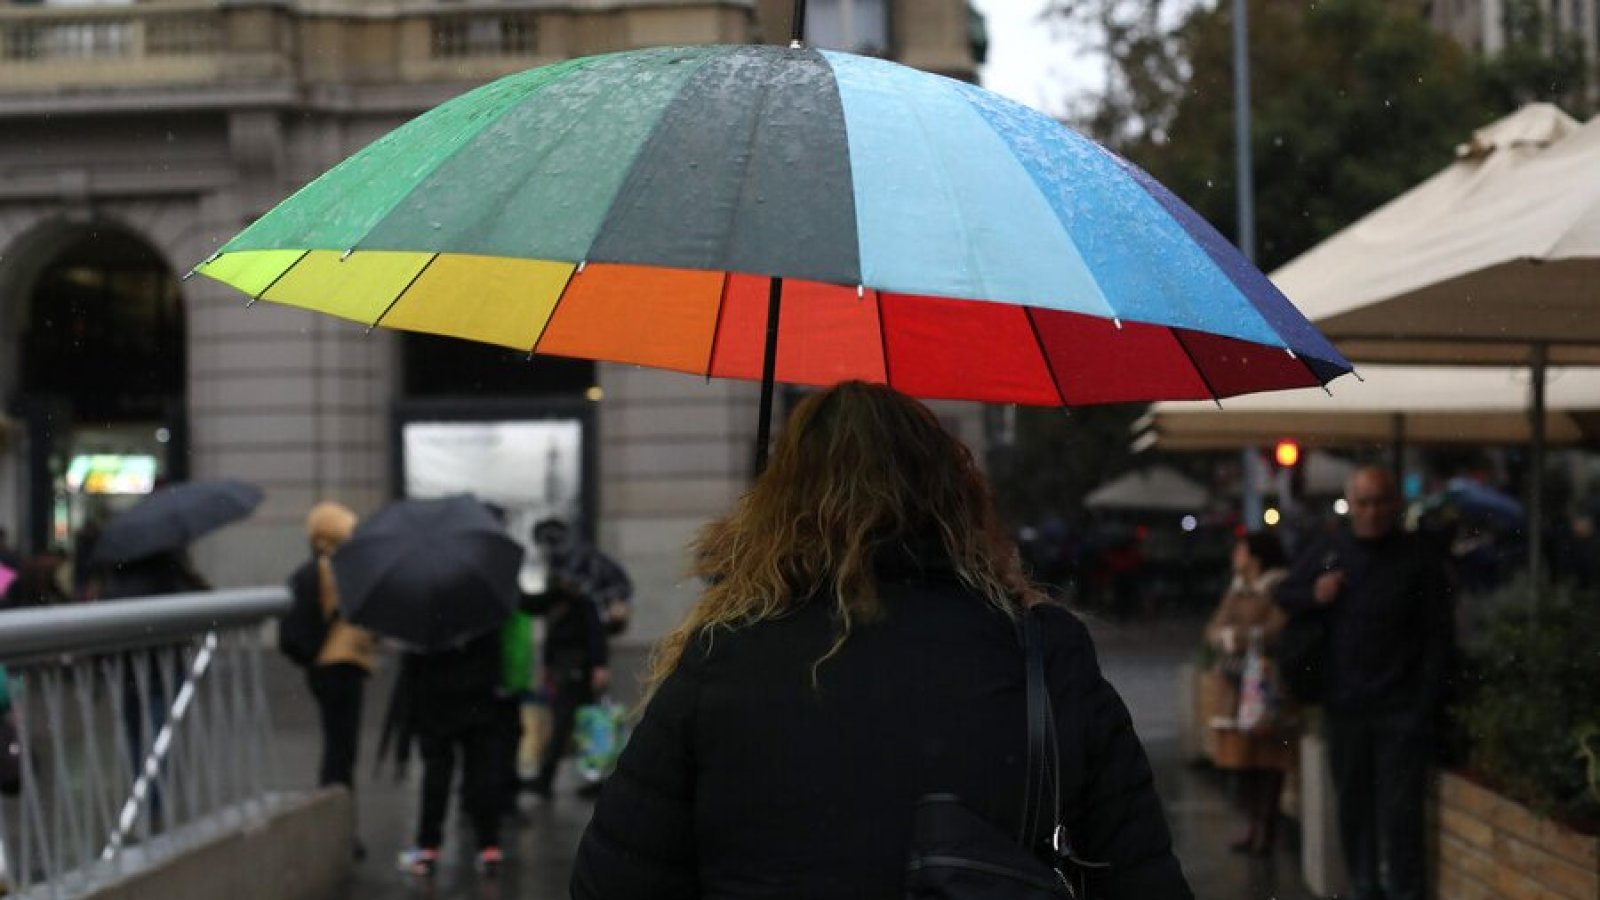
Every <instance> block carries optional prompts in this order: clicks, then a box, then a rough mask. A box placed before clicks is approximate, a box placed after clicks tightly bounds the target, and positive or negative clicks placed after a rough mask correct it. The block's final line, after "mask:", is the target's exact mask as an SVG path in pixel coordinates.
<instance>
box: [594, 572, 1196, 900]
mask: <svg viewBox="0 0 1600 900" xmlns="http://www.w3.org/2000/svg"><path fill="white" fill-rule="evenodd" d="M882 594H883V597H884V604H885V607H886V610H887V615H886V616H885V618H884V619H883V620H882V621H880V622H878V623H875V624H872V625H867V626H858V627H857V628H856V630H855V631H854V632H853V633H852V635H851V637H850V639H849V640H848V641H847V642H846V643H845V644H844V647H843V648H842V649H841V650H840V652H839V653H838V654H837V655H836V656H834V657H833V658H831V659H829V660H828V661H826V662H824V663H822V664H821V665H820V667H818V668H817V669H816V676H817V685H816V687H813V684H812V665H813V663H815V662H816V661H817V660H818V659H819V658H821V657H822V656H823V655H824V654H825V653H826V652H827V650H828V648H829V647H830V646H831V644H832V641H833V623H832V620H831V616H830V610H829V608H828V605H827V604H826V603H821V602H813V603H811V604H808V605H806V606H804V607H802V608H800V609H799V610H797V611H796V612H795V613H794V614H792V615H789V616H787V617H785V618H782V619H778V620H773V621H767V622H763V623H761V624H758V625H755V626H752V627H748V628H744V629H741V630H738V631H733V632H718V633H716V634H715V635H714V636H713V637H712V638H711V639H709V640H707V639H704V638H702V639H701V640H699V641H697V642H695V643H694V645H693V646H692V648H691V649H690V650H688V651H686V652H685V654H684V658H683V660H682V662H681V664H680V665H679V667H678V669H677V671H676V672H674V673H673V674H672V675H671V676H670V677H669V678H668V679H667V680H666V681H665V682H664V683H663V684H662V686H661V689H660V691H659V693H658V694H657V695H656V697H655V699H654V700H653V701H652V703H651V704H650V706H649V708H648V709H647V710H646V712H645V715H644V718H643V720H642V721H641V722H640V723H639V726H638V728H637V729H636V730H635V731H634V734H633V737H632V740H631V741H630V743H629V744H628V747H627V749H626V750H625V751H624V752H623V755H622V759H621V761H620V763H619V765H618V769H617V773H616V775H615V776H614V777H613V778H611V779H610V780H609V781H608V782H607V783H606V789H605V792H604V793H603V794H602V796H601V798H600V801H599V804H598V806H597V808H596V810H595V814H594V819H593V820H592V822H591V823H590V825H589V829H588V831H587V832H586V833H585V834H584V837H583V842H582V844H581V846H580V847H579V850H578V858H577V862H576V868H575V871H574V874H573V880H572V896H573V897H575V898H579V900H589V898H595V900H631V898H646V897H648V898H652V900H673V898H706V900H712V898H717V900H722V898H793V900H800V898H806V900H842V898H874V900H893V898H898V897H901V896H903V893H902V884H903V881H904V877H905V865H906V858H907V847H908V843H909V840H910V830H911V819H912V808H913V805H914V804H915V802H916V800H917V798H918V797H920V796H921V795H923V794H925V793H929V792H934V791H947V792H952V793H955V794H958V795H960V796H961V797H962V798H963V799H964V800H965V801H966V803H967V804H968V805H969V806H971V807H972V808H973V809H974V810H976V811H978V812H979V813H980V814H982V815H984V816H985V817H987V818H989V819H990V821H992V822H994V823H995V824H997V825H999V826H1001V827H1002V828H1004V829H1006V830H1007V831H1008V832H1009V833H1014V832H1015V829H1016V827H1017V823H1018V820H1019V818H1020V815H1021V812H1020V807H1021V798H1022V779H1023V758H1024V754H1025V752H1026V726H1025V724H1024V723H1025V720H1024V717H1023V697H1024V682H1023V665H1022V651H1021V647H1020V645H1019V642H1018V639H1017V632H1016V629H1015V626H1014V624H1013V623H1012V622H1011V621H1010V620H1009V619H1008V618H1007V617H1005V616H1004V615H1002V614H1001V613H999V612H997V611H995V610H994V609H993V608H992V607H990V606H988V605H986V604H985V603H983V602H982V601H981V600H979V599H977V598H975V597H974V596H972V595H970V594H968V593H966V592H965V591H963V590H962V589H961V588H960V587H959V586H958V585H956V584H955V583H954V582H953V580H951V579H948V578H942V577H938V576H934V577H924V578H922V579H920V580H918V581H912V580H886V581H885V583H884V584H883V585H882ZM1037 614H1038V615H1039V620H1040V625H1041V631H1042V633H1043V636H1044V640H1045V648H1046V649H1045V665H1046V674H1047V678H1048V682H1049V684H1050V689H1051V694H1052V697H1053V701H1054V704H1055V712H1056V717H1057V723H1058V730H1059V740H1060V746H1061V752H1062V759H1061V763H1062V769H1061V771H1062V776H1063V781H1064V784H1065V790H1064V791H1063V797H1064V798H1065V799H1064V804H1065V807H1066V815H1067V825H1068V827H1069V829H1070V830H1071V834H1072V835H1073V839H1074V842H1075V844H1076V845H1077V849H1078V851H1079V853H1080V855H1081V856H1083V857H1085V858H1089V859H1099V860H1105V861H1108V862H1110V863H1111V864H1112V865H1111V868H1110V869H1109V870H1107V872H1106V873H1104V874H1103V875H1101V876H1099V877H1098V878H1097V879H1096V880H1095V881H1091V892H1090V893H1091V896H1094V897H1104V898H1108V900H1116V898H1138V900H1169V898H1189V897H1192V894H1191V893H1190V890H1189V887H1188V885H1187V883H1186V882H1185V880H1184V877H1183V874H1182V872H1181V870H1180V869H1179V866H1178V862H1177V860H1176V859H1175V858H1174V857H1173V855H1172V850H1171V839H1170V836H1169V833H1168V830H1167V824H1166V820H1165V819H1164V817H1163V814H1162V811H1161V807H1160V803H1159V800H1158V799H1157V797H1156V794H1155V790H1154V786H1153V784H1152V782H1151V775H1150V767H1149V764H1148V762H1147V761H1146V759H1145V755H1144V750H1143V749H1142V747H1141V746H1140V744H1139V740H1138V738H1137V736H1135V734H1134V731H1133V727H1132V724H1131V723H1130V721H1129V718H1128V712H1127V710H1126V708H1125V707H1124V706H1123V704H1122V701H1121V699H1120V698H1119V697H1118V696H1117V694H1116V692H1115V691H1114V690H1113V689H1112V688H1111V686H1110V685H1109V684H1107V683H1106V681H1105V680H1104V679H1103V678H1102V677H1101V675H1100V668H1099V664H1098V662H1097V660H1096V658H1095V652H1094V647H1093V644H1092V643H1091V641H1090V639H1089V635H1088V632H1087V631H1086V630H1085V628H1084V627H1083V625H1082V623H1080V622H1079V621H1078V620H1077V619H1076V618H1074V617H1073V616H1072V615H1071V614H1070V613H1068V612H1067V611H1065V610H1063V609H1059V608H1055V607H1050V608H1045V609H1041V610H1039V611H1038V613H1037Z"/></svg>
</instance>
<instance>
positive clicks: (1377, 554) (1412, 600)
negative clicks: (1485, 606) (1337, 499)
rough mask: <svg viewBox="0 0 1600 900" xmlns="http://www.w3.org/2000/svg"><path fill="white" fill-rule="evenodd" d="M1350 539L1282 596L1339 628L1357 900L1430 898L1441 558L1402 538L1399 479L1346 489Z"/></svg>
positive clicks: (1443, 605)
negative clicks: (1427, 811) (1427, 808)
mask: <svg viewBox="0 0 1600 900" xmlns="http://www.w3.org/2000/svg"><path fill="white" fill-rule="evenodd" d="M1345 500H1346V502H1348V503H1349V504H1350V513H1349V515H1350V523H1349V525H1350V527H1349V528H1348V529H1347V530H1341V531H1337V532H1334V533H1332V534H1330V535H1328V536H1326V537H1324V538H1322V539H1321V540H1319V541H1316V542H1315V543H1313V544H1312V545H1311V546H1310V547H1309V548H1308V549H1307V551H1306V552H1305V553H1304V554H1303V555H1302V556H1301V557H1300V558H1299V559H1298V560H1297V561H1296V563H1295V565H1294V567H1293V568H1292V569H1291V570H1290V573H1289V577H1288V578H1287V579H1286V580H1285V581H1284V583H1283V585H1282V586H1281V587H1280V588H1279V589H1278V602H1279V604H1280V605H1282V606H1283V607H1284V609H1285V610H1286V611H1288V612H1289V613H1290V615H1295V614H1305V613H1307V612H1308V611H1311V610H1316V609H1321V610H1325V611H1326V613H1325V614H1326V615H1327V619H1328V628H1329V634H1328V647H1327V652H1328V658H1327V665H1326V685H1325V697H1324V704H1325V713H1324V717H1323V722H1324V724H1325V727H1326V731H1327V740H1328V756H1329V763H1330V765H1331V766H1332V770H1333V782H1334V789H1335V791H1336V792H1337V794H1338V797H1339V834H1340V837H1341V839H1342V841H1343V844H1344V855H1345V863H1346V866H1347V868H1348V870H1349V873H1350V882H1351V896H1352V897H1354V898H1355V900H1382V898H1386V900H1420V898H1421V897H1422V896H1423V880H1424V879H1423V859H1424V858H1423V834H1424V831H1423V796H1424V791H1425V789H1426V786H1427V777H1428V765H1429V762H1430V761H1431V759H1432V756H1433V752H1432V748H1433V737H1434V731H1435V721H1436V717H1437V715H1438V713H1439V712H1440V710H1441V707H1442V705H1443V701H1444V693H1445V689H1446V685H1447V680H1448V675H1449V666H1450V660H1451V656H1452V649H1453V646H1454V640H1453V635H1454V627H1455V626H1454V614H1453V611H1452V607H1451V603H1452V600H1451V593H1452V592H1451V584H1450V579H1449V575H1448V573H1447V572H1446V571H1445V569H1444V566H1443V564H1442V563H1441V562H1440V560H1439V558H1438V555H1437V554H1436V553H1434V552H1432V551H1430V549H1429V547H1428V546H1427V545H1425V544H1424V542H1422V541H1420V540H1419V539H1418V538H1417V537H1416V536H1414V535H1411V534H1406V533H1404V532H1402V531H1401V530H1400V528H1399V513H1400V493H1399V490H1398V487H1397V486H1396V484H1395V481H1394V478H1393V477H1392V476H1391V475H1390V474H1389V473H1388V471H1386V470H1384V469H1381V468H1377V467H1367V468H1362V469H1359V470H1357V471H1356V472H1355V473H1354V474H1353V475H1351V476H1350V479H1349V481H1348V482H1346V484H1345Z"/></svg>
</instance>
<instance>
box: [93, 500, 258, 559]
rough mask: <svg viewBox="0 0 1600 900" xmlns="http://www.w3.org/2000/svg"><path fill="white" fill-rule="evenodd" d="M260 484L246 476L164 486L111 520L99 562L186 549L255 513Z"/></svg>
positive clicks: (97, 553)
mask: <svg viewBox="0 0 1600 900" xmlns="http://www.w3.org/2000/svg"><path fill="white" fill-rule="evenodd" d="M261 497H262V494H261V489H260V488H258V487H256V486H255V485H253V484H246V483H244V482H242V481H231V480H218V481H186V482H180V483H178V484H172V485H168V486H167V487H164V488H161V489H160V490H157V491H155V492H154V493H152V494H150V495H149V496H148V497H145V498H144V499H143V500H140V501H139V502H138V503H136V504H134V505H133V506H132V507H131V508H130V509H128V510H127V511H125V512H122V513H118V514H117V515H115V516H113V517H112V518H111V521H109V522H107V523H106V526H105V528H104V529H103V530H102V531H101V532H100V537H99V539H98V540H96V541H95V545H94V562H96V563H102V564H112V565H114V564H117V563H126V562H132V561H133V560H136V559H144V558H145V557H148V556H154V555H156V554H157V553H166V552H169V551H173V550H181V549H183V548H184V547H187V546H188V545H189V544H190V543H192V542H194V540H195V539H196V538H199V537H201V536H202V535H205V534H207V533H209V532H212V531H216V530H217V529H218V528H221V527H222V526H224V525H227V524H229V523H231V522H237V521H239V520H240V519H243V518H244V517H246V516H248V515H250V514H251V513H252V512H254V511H255V508H256V507H257V506H260V505H261Z"/></svg>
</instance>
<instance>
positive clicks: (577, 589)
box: [523, 571, 611, 800]
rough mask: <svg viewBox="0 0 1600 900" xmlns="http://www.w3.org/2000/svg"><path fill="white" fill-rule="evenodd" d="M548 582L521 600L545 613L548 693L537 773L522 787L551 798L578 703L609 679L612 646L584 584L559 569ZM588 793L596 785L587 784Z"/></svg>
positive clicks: (528, 607) (589, 699) (601, 688)
mask: <svg viewBox="0 0 1600 900" xmlns="http://www.w3.org/2000/svg"><path fill="white" fill-rule="evenodd" d="M550 578H551V582H550V586H549V589H548V590H546V591H545V592H544V593H542V594H536V595H534V596H532V597H529V598H528V599H527V600H526V601H524V604H523V606H524V609H526V610H527V611H529V612H532V613H534V614H536V615H541V616H543V617H544V621H545V626H544V654H543V657H544V666H543V681H544V690H545V694H546V696H548V697H549V698H550V725H551V728H550V739H549V740H548V741H546V742H545V745H544V748H543V750H542V755H541V756H540V758H539V773H538V775H537V776H535V777H534V778H533V779H531V780H529V781H528V782H527V783H526V784H525V785H524V787H525V789H526V790H527V791H528V792H530V793H532V794H536V795H538V796H539V797H542V798H544V799H546V800H549V799H550V798H551V797H552V796H554V783H555V777H556V770H557V769H558V768H560V765H561V758H562V756H564V755H565V754H566V750H567V744H568V743H569V742H570V741H571V740H572V732H573V727H574V725H575V724H576V721H577V717H578V708H579V707H581V706H583V705H585V704H589V703H593V702H595V700H596V698H598V697H599V696H600V695H601V694H604V693H605V690H606V688H607V687H608V686H610V684H611V669H610V667H609V663H610V651H609V648H608V647H607V645H606V629H605V625H604V624H603V623H602V622H601V619H600V606H599V605H598V604H596V603H594V602H592V601H591V600H590V598H589V594H588V593H587V591H586V590H585V588H584V586H583V585H582V584H580V583H578V582H575V581H572V580H571V579H569V578H567V577H566V576H565V575H564V574H563V573H562V572H560V571H552V572H551V573H550ZM582 790H583V791H584V793H585V795H586V796H590V795H593V793H594V792H595V788H594V787H593V786H590V785H585V786H584V788H583V789H582Z"/></svg>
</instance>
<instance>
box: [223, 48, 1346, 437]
mask: <svg viewBox="0 0 1600 900" xmlns="http://www.w3.org/2000/svg"><path fill="white" fill-rule="evenodd" d="M197 271H199V272H201V273H204V274H206V275H208V276H211V277H213V278H217V279H220V280H222V281H224V282H227V283H228V284H231V285H233V286H235V287H236V288H238V289H239V290H241V291H243V292H244V293H246V294H248V295H250V297H251V298H252V301H254V300H257V299H259V300H270V301H274V302H277V303H285V304H289V305H292V306H300V307H306V308H309V309H315V310H320V311H322V312H325V313H330V314H332V315H336V316H341V317H344V318H347V319H352V320H354V321H357V322H361V323H364V324H366V325H368V326H383V327H387V328H398V329H405V330H411V331H422V332H430V333H435V334H444V335H452V336H455V337H460V338H467V339H470V340H476V341H483V342H487V343H490V344H498V345H501V346H505V347H514V348H519V349H523V350H527V351H529V352H530V353H544V354H553V355H557V356H571V357H583V358H589V359H598V360H609V361H614V362H621V363H634V364H638V365H644V366H655V367H660V368H663V369H671V370H676V371H680V372H692V373H698V374H702V375H705V376H708V377H710V376H716V377H726V378H748V379H757V378H760V379H762V380H763V382H764V388H765V390H764V392H763V393H764V396H763V406H762V426H761V436H760V437H759V438H758V447H763V448H764V446H765V443H766V441H765V433H766V427H767V422H768V412H767V411H768V409H769V408H770V395H771V385H772V383H773V381H775V380H776V381H783V382H787V383H792V384H802V385H826V384H832V383H835V382H838V381H840V380H844V379H852V378H859V379H863V380H866V381H872V382H880V383H888V384H889V385H891V386H893V387H894V388H896V389H898V390H900V391H903V392H905V393H908V394H911V395H914V396H919V397H924V398H949V399H964V400H980V401H992V402H1009V403H1022V404H1038V405H1064V406H1068V407H1071V406H1078V405H1086V404H1096V403H1116V402H1128V401H1147V400H1155V399H1194V398H1220V397H1225V396H1230V395H1234V394H1239V393H1245V392H1250V391H1260V390H1270V389H1276V388H1294V387H1307V386H1314V385H1325V384H1326V383H1327V382H1328V381H1329V380H1331V379H1332V378H1334V377H1337V376H1338V375H1341V374H1343V373H1345V372H1347V371H1349V368H1350V366H1349V364H1348V363H1347V362H1346V361H1345V360H1344V358H1343V357H1341V356H1340V355H1339V353H1338V352H1337V351H1336V350H1334V349H1333V347H1332V346H1330V345H1329V344H1328V342H1327V341H1325V340H1324V339H1323V338H1322V337H1321V335H1319V334H1318V333H1317V332H1316V331H1315V330H1314V329H1313V328H1312V327H1311V326H1310V325H1309V324H1308V323H1307V322H1306V320H1305V319H1304V317H1302V316H1301V315H1300V314H1299V312H1298V311H1296V310H1295V309H1294V307H1293V306H1291V305H1290V303H1289V302H1288V301H1287V300H1286V299H1285V298H1284V297H1283V295H1282V294H1280V293H1279V292H1278V291H1277V290H1276V289H1275V288H1274V287H1273V286H1272V285H1271V284H1270V283H1269V282H1268V281H1267V280H1266V278H1265V277H1264V276H1262V275H1261V273H1260V272H1259V271H1257V270H1256V269H1255V268H1254V267H1253V266H1251V265H1250V264H1249V263H1248V262H1247V261H1246V260H1245V259H1244V258H1243V257H1242V256H1240V255H1239V254H1238V253H1236V252H1235V251H1234V250H1233V248H1232V247H1231V246H1229V244H1228V242H1227V241H1226V240H1225V239H1223V238H1222V237H1221V236H1220V235H1219V234H1218V233H1217V232H1216V231H1215V230H1214V229H1212V228H1211V227H1210V226H1209V225H1207V224H1206V223H1205V222H1204V221H1203V220H1202V219H1201V218H1200V217H1199V216H1198V215H1197V214H1196V213H1195V212H1194V211H1193V210H1191V209H1190V208H1189V207H1187V206H1186V205H1184V204H1183V203H1182V202H1181V201H1180V200H1178V199H1177V198H1176V197H1175V196H1173V195H1172V194H1171V193H1170V192H1169V191H1167V190H1166V189H1165V188H1163V187H1162V186H1161V185H1160V184H1158V183H1156V182H1155V181H1154V180H1153V179H1151V178H1150V177H1149V176H1148V175H1146V174H1145V173H1144V172H1142V171H1140V170H1139V169H1138V168H1136V167H1135V166H1133V165H1131V164H1129V163H1127V162H1125V161H1124V160H1122V159H1120V158H1118V157H1117V156H1115V155H1113V154H1112V153H1110V152H1108V151H1106V150H1105V149H1104V148H1102V147H1100V146H1099V145H1097V144H1095V143H1094V142H1092V141H1090V140H1088V139H1086V138H1083V137H1081V136H1079V135H1077V134H1075V133H1074V132H1072V131H1070V130H1068V129H1067V128H1064V127H1062V126H1061V125H1060V124H1058V123H1057V122H1055V121H1053V120H1051V119H1049V118H1047V117H1045V116H1042V115H1040V114H1039V113H1036V112H1034V111H1032V110H1030V109H1027V108H1026V107H1023V106H1020V105H1018V104H1015V103H1012V102H1009V101H1007V100H1005V99H1003V98H1001V97H999V96H997V95H995V94H992V93H989V92H987V91H984V90H982V89H981V88H977V87H974V86H972V85H969V84H966V83H963V82H959V81H954V80H951V79H948V78H943V77H939V76H935V75H930V74H927V73H924V72H920V71H917V70H914V69H910V68H907V67H904V66H900V65H896V64H894V63H890V62H886V61H883V60H877V59H869V58H864V57H859V56H853V55H850V54H845V53H835V52H830V51H826V50H814V49H807V48H802V47H797V46H790V47H778V46H738V45H724V46H706V47H678V48H661V49H649V50H640V51H634V52H628V53H617V54H611V55H606V56H596V57H588V58H583V59H574V60H569V61H566V62H562V63H558V64H556V65H552V66H546V67H543V68H538V69H532V70H530V71H527V72H523V73H521V74H517V75H511V76H508V77H506V78H502V79H500V80H498V81H495V82H493V83H491V84H488V85H485V86H484V87H482V88H479V89H477V90H475V91H472V92H470V93H468V94H465V95H463V96H461V97H459V98H457V99H455V100H452V101H450V102H447V103H445V104H443V105H442V106H439V107H437V108H435V109H433V110H431V111H430V112H428V113H426V114H424V115H422V116H420V117H418V118H417V119H415V120H413V121H411V122H409V123H408V124H406V125H404V126H402V127H400V128H399V129H397V130H395V131H394V132H391V133H390V134H388V135H386V136H385V137H383V138H381V139H379V140H378V141H377V142H375V143H374V144H372V145H371V146H369V147H367V148H366V149H364V150H362V151H361V152H359V153H357V154H356V155H354V156H352V157H350V158H349V159H347V160H345V161H344V162H343V163H341V164H340V165H339V166H337V167H336V168H334V169H332V170H331V171H329V172H327V173H326V174H324V175H323V176H322V177H320V178H318V179H317V180H316V181H314V182H312V183H311V184H310V185H308V186H307V187H305V188H304V189H302V190H301V191H299V192H298V193H296V194H295V195H294V196H292V197H290V198H289V199H288V200H286V201H284V202H283V203H282V204H281V205H279V206H278V207H277V208H275V209H273V210H272V211H271V212H269V213H268V214H267V215H265V216H263V217H262V218H261V219H259V220H257V221H256V222H255V223H254V224H253V225H251V226H250V227H249V228H247V229H245V230H244V231H243V232H242V233H240V234H239V235H238V236H237V237H235V238H234V239H233V240H231V241H229V242H228V243H227V244H226V245H225V246H223V247H222V249H221V250H220V251H219V252H218V253H217V254H216V255H215V256H213V257H212V258H211V259H209V260H207V261H206V262H204V263H202V264H201V265H200V266H198V267H197ZM769 325H771V326H775V327H769ZM758 452H759V451H758Z"/></svg>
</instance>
